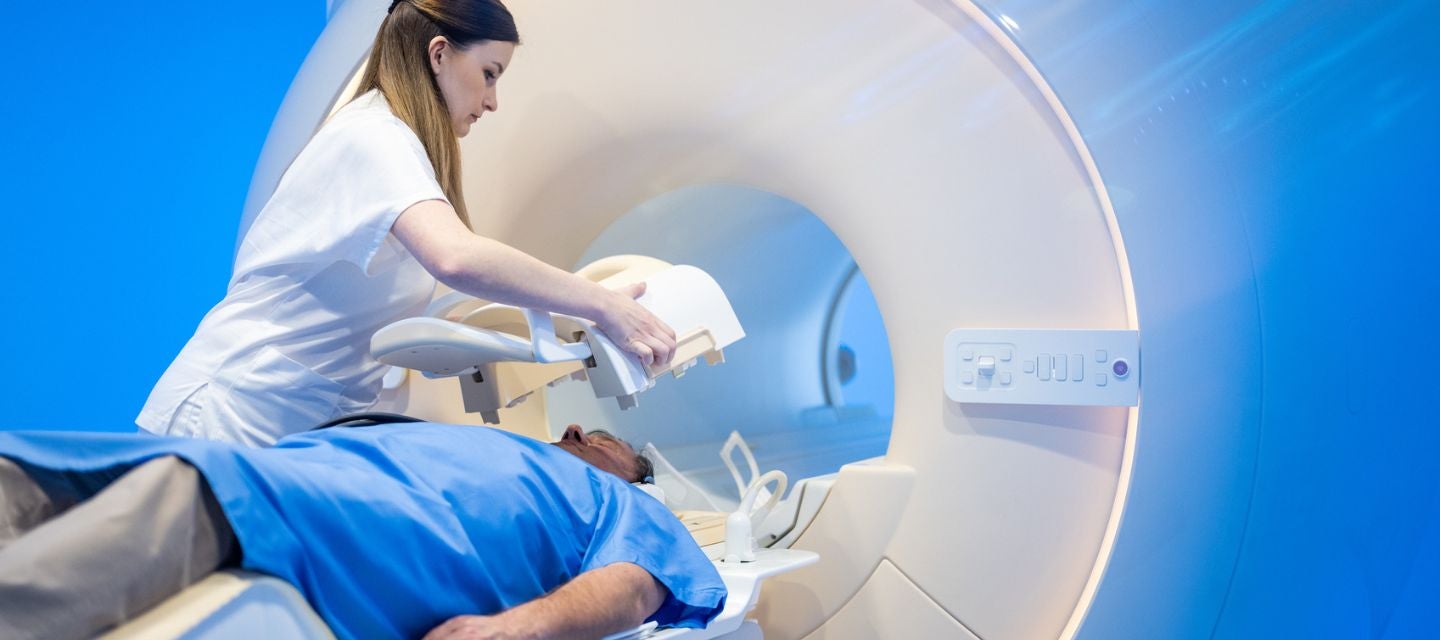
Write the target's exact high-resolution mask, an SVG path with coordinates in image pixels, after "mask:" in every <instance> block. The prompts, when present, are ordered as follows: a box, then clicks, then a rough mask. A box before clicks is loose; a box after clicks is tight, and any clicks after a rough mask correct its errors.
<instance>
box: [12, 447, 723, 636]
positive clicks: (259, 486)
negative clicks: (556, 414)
mask: <svg viewBox="0 0 1440 640" xmlns="http://www.w3.org/2000/svg"><path fill="white" fill-rule="evenodd" d="M553 445H554V446H552V445H550V444H544V443H540V442H536V441H534V440H531V439H529V438H525V437H522V436H518V435H515V434H511V433H506V432H503V431H498V430H495V429H489V428H484V427H470V426H454V425H441V424H428V423H416V424H404V425H380V426H369V427H357V428H330V429H323V430H319V431H312V432H309V433H304V434H297V435H294V436H290V437H287V438H284V439H282V440H280V442H278V443H277V444H276V445H275V446H274V447H271V448H269V449H248V448H244V447H239V446H235V445H229V444H225V443H218V442H209V441H202V440H188V439H172V438H157V437H154V436H148V435H129V434H125V435H121V434H100V433H36V432H32V433H9V434H7V433H0V637H3V638H27V637H35V638H42V637H43V638H64V637H84V636H90V635H93V634H94V633H96V632H97V631H100V630H103V629H105V628H107V627H110V626H113V625H115V624H117V623H120V622H123V621H124V620H126V619H129V618H131V617H133V616H135V615H137V614H139V613H141V612H143V611H144V610H145V609H148V608H149V607H151V606H153V605H155V604H157V603H158V602H160V601H161V600H163V599H165V598H166V597H168V596H169V595H171V594H174V593H176V592H178V591H179V590H180V589H183V588H184V587H185V586H186V585H189V584H191V583H193V582H195V581H197V580H199V579H201V578H203V577H204V576H205V575H206V574H208V573H210V572H212V571H214V570H215V569H216V568H218V567H222V566H239V567H243V568H245V569H250V570H253V571H258V572H262V573H267V574H270V575H274V576H276V577H279V578H281V579H284V580H286V581H287V582H289V583H291V584H293V585H295V586H296V587H297V588H298V589H299V590H300V591H301V592H302V593H303V594H304V595H305V598H306V600H308V601H309V602H310V604H311V605H312V606H314V607H315V610H316V611H317V612H318V613H319V614H320V615H321V617H322V618H324V619H325V620H326V622H327V623H329V625H330V626H331V628H332V629H333V630H334V631H335V633H336V634H337V635H338V636H340V637H342V638H351V637H354V638H382V637H419V636H422V635H425V636H426V637H427V638H449V637H465V638H491V637H494V638H501V637H504V638H510V637H523V638H583V637H592V638H598V637H602V636H604V635H608V634H611V633H615V632H618V631H623V630H625V629H628V628H631V627H634V626H636V625H639V624H640V623H642V622H643V621H645V620H647V619H650V620H655V621H657V622H659V623H660V624H661V625H662V626H665V625H673V626H684V627H701V626H704V625H705V624H706V623H707V622H708V621H709V620H710V619H711V618H713V617H714V616H715V615H716V614H718V613H719V611H720V608H721V606H722V605H723V604H724V600H725V587H724V585H723V583H722V582H721V581H720V577H719V574H718V573H717V572H716V571H715V568H714V566H713V565H712V564H711V563H710V562H709V561H708V560H707V559H706V558H705V556H704V554H703V553H701V551H700V549H699V548H698V547H697V546H696V545H695V543H694V541H693V540H692V539H691V538H690V536H689V534H688V533H687V532H686V530H685V528H684V526H683V525H682V524H681V523H680V522H679V521H678V520H677V519H676V518H675V517H674V516H673V515H672V514H671V513H670V512H669V511H668V510H666V509H665V507H664V506H663V505H661V504H660V503H659V502H657V501H655V500H654V499H653V498H651V497H649V496H647V495H645V494H644V492H642V491H639V490H638V489H636V488H634V487H632V486H630V485H629V484H628V482H630V481H634V480H638V479H640V478H641V477H643V476H644V475H646V474H647V469H645V468H643V466H642V465H643V464H644V462H643V458H640V457H639V456H637V455H636V454H635V452H634V450H633V449H631V448H630V446H629V445H627V444H625V443H623V442H621V441H620V440H618V439H616V438H614V437H612V436H609V435H608V434H602V433H596V432H592V433H590V434H586V433H584V432H582V431H581V430H580V428H579V427H578V426H575V425H571V426H570V427H569V428H568V429H566V431H565V435H564V437H563V438H561V440H560V441H559V442H556V443H553ZM427 632H428V635H427Z"/></svg>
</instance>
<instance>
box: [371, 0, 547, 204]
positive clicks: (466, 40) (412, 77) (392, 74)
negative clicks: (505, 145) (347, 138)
mask: <svg viewBox="0 0 1440 640" xmlns="http://www.w3.org/2000/svg"><path fill="white" fill-rule="evenodd" d="M435 36H445V39H446V40H448V41H450V44H452V45H454V46H456V47H459V48H461V49H464V48H467V47H469V46H471V45H473V44H476V43H478V42H480V41H482V40H493V41H501V42H514V43H519V42H520V34H519V32H518V31H517V30H516V28H515V18H514V17H513V16H511V15H510V11H509V10H508V9H506V8H505V5H502V4H500V2H499V1H498V0H396V1H395V2H394V4H392V5H391V7H390V14H389V15H387V16H386V17H385V21H384V22H382V23H381V24H380V31H379V33H377V34H376V35H375V44H374V46H373V47H372V48H371V50H370V61H369V63H367V64H366V65H365V73H364V75H362V76H361V78H360V85H359V87H358V88H357V89H356V91H355V96H352V97H351V99H352V100H353V99H354V98H356V97H359V96H360V95H363V94H364V93H366V92H367V91H369V90H371V89H379V90H380V93H382V94H384V96H385V100H386V101H388V102H389V103H390V109H391V111H393V112H394V113H395V116H396V117H398V118H400V119H401V120H402V121H404V122H405V124H407V125H410V129H412V130H413V131H414V132H415V135H416V136H417V137H419V138H420V143H421V144H423V145H424V146H425V153H426V155H428V156H429V157H430V164H431V165H433V166H434V167H435V176H436V178H437V179H438V181H439V182H440V188H441V189H442V190H444V191H445V197H447V198H449V199H450V204H451V205H452V206H454V207H455V213H456V214H458V215H459V216H460V220H461V221H462V222H464V223H465V225H466V226H469V225H470V212H469V210H468V209H466V207H465V194H464V191H463V189H462V188H461V184H460V144H459V142H458V140H457V139H456V137H455V132H454V129H453V128H452V127H451V124H450V112H449V109H448V108H447V107H446V105H445V97H444V96H443V95H442V94H441V93H440V86H439V85H438V84H436V82H435V74H434V73H432V72H431V69H430V54H429V44H430V41H431V40H432V39H434V38H435Z"/></svg>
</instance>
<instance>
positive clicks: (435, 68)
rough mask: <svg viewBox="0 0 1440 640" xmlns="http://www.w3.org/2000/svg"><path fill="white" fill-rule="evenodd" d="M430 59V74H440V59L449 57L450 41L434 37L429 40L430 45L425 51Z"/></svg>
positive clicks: (443, 37)
mask: <svg viewBox="0 0 1440 640" xmlns="http://www.w3.org/2000/svg"><path fill="white" fill-rule="evenodd" d="M425 51H426V53H427V54H428V55H429V58H430V73H434V74H439V73H440V59H441V58H442V57H443V56H447V55H450V53H451V47H450V41H449V40H446V39H445V36H435V37H434V38H431V39H430V45H429V47H427V48H426V49H425Z"/></svg>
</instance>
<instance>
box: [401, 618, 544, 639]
mask: <svg viewBox="0 0 1440 640" xmlns="http://www.w3.org/2000/svg"><path fill="white" fill-rule="evenodd" d="M507 627H508V625H505V624H503V623H502V622H501V621H500V620H498V619H497V618H496V617H494V616H455V617H454V618H451V619H449V620H446V621H445V624H442V625H440V626H438V627H435V628H434V629H431V630H430V633H427V634H425V640H508V639H510V638H523V637H526V636H525V634H521V633H517V632H516V630H515V629H510V628H507Z"/></svg>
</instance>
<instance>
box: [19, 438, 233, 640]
mask: <svg viewBox="0 0 1440 640" xmlns="http://www.w3.org/2000/svg"><path fill="white" fill-rule="evenodd" d="M235 544H236V543H235V536H234V533H233V532H231V530H230V525H229V522H228V521H226V520H225V516H224V514H223V513H222V512H221V511H220V508H219V505H218V504H217V503H216V501H215V498H214V496H213V495H212V494H211V493H210V487H209V486H208V485H207V484H206V483H205V480H204V478H202V477H201V476H200V473H199V472H198V471H196V470H195V468H194V467H192V466H190V465H189V464H186V463H185V462H182V461H181V460H179V459H178V458H174V457H166V458H158V459H155V460H151V461H150V462H147V463H145V464H143V465H140V466H139V467H136V468H134V469H132V470H130V471H129V472H128V473H126V474H125V475H123V476H121V477H120V478H119V479H118V480H115V481H114V482H113V483H111V484H110V485H109V486H108V487H106V488H105V489H104V490H103V491H100V492H99V493H98V494H96V495H95V497H93V498H91V499H90V500H87V501H85V502H82V503H80V504H79V505H77V506H75V507H73V508H71V509H70V510H68V511H66V512H64V513H63V514H61V515H60V516H58V517H55V518H51V519H50V520H48V521H45V522H44V523H42V524H40V525H39V526H37V527H35V528H33V529H31V530H30V531H29V533H27V534H25V535H23V536H21V537H20V538H19V539H17V540H15V541H14V542H12V543H10V544H9V545H7V546H5V547H4V548H3V549H0V638H74V637H88V636H92V635H94V634H95V633H96V632H98V631H100V630H103V629H105V628H107V627H110V626H112V625H115V624H118V623H120V622H123V621H125V620H128V619H130V618H132V617H134V616H135V615H138V614H139V613H141V612H143V611H145V610H146V609H148V608H150V607H152V606H154V605H155V604H158V603H159V602H160V601H162V600H164V599H165V598H167V597H169V596H170V595H172V594H174V593H176V592H178V591H180V590H181V589H183V588H185V587H186V586H188V585H190V584H192V583H194V582H196V581H198V580H199V579H200V578H203V577H204V576H205V575H206V574H209V573H211V572H213V571H214V570H215V569H216V568H218V567H219V566H221V564H222V563H223V562H224V561H225V560H226V559H227V558H228V557H229V556H230V554H231V552H232V551H233V550H234V549H235Z"/></svg>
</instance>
